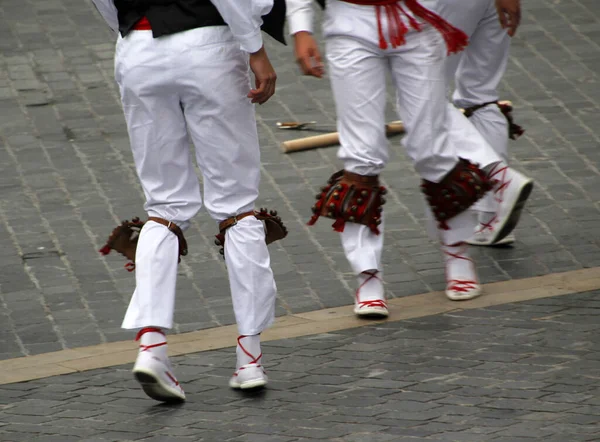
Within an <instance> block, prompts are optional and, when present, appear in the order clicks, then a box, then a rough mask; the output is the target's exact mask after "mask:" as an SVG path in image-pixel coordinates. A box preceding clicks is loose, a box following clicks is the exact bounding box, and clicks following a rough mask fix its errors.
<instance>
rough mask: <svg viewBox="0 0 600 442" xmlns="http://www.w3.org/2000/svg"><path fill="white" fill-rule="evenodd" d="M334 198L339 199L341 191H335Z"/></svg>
mask: <svg viewBox="0 0 600 442" xmlns="http://www.w3.org/2000/svg"><path fill="white" fill-rule="evenodd" d="M333 199H334V200H339V199H340V193H339V192H334V193H333Z"/></svg>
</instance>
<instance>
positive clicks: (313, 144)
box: [281, 100, 512, 153]
mask: <svg viewBox="0 0 600 442" xmlns="http://www.w3.org/2000/svg"><path fill="white" fill-rule="evenodd" d="M499 103H500V104H505V105H508V106H511V107H512V102H511V101H508V100H503V101H500V102H499ZM461 112H464V109H461ZM311 123H312V122H311ZM385 128H386V132H387V135H394V134H401V133H404V123H402V121H391V122H390V123H388V124H386V125H385ZM336 144H340V137H339V134H338V133H337V132H330V133H327V134H322V135H314V136H311V137H304V138H296V139H295V140H289V141H284V142H283V143H281V150H283V152H284V153H290V152H299V151H301V150H309V149H318V148H319V147H329V146H335V145H336Z"/></svg>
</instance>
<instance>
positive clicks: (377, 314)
mask: <svg viewBox="0 0 600 442" xmlns="http://www.w3.org/2000/svg"><path fill="white" fill-rule="evenodd" d="M354 313H355V314H356V315H357V316H360V317H366V318H387V317H388V316H389V314H390V313H389V312H388V311H387V309H382V308H381V307H363V308H360V309H356V308H355V309H354Z"/></svg>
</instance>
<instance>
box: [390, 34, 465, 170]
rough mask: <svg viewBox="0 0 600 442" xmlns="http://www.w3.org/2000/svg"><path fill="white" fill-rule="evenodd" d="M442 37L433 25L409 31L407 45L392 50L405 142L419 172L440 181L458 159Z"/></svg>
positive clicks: (398, 105)
mask: <svg viewBox="0 0 600 442" xmlns="http://www.w3.org/2000/svg"><path fill="white" fill-rule="evenodd" d="M445 50H446V47H445V44H444V41H443V38H442V37H441V35H440V34H439V33H438V31H437V30H435V29H434V28H433V27H431V26H424V29H423V30H422V31H421V32H409V34H408V35H407V37H406V44H404V45H403V46H400V47H399V48H397V49H395V50H392V51H389V52H391V54H390V56H389V57H390V58H389V61H390V67H391V70H392V81H393V83H394V86H395V88H396V104H397V109H398V113H399V115H400V118H401V119H402V121H403V122H404V126H405V129H406V135H405V137H404V138H403V140H402V142H403V144H404V147H405V148H406V153H407V155H408V157H409V158H410V159H411V160H412V162H413V164H414V166H415V169H416V171H417V173H418V174H419V175H420V176H421V177H422V178H424V179H426V180H429V181H433V182H439V181H440V180H441V179H442V178H443V177H444V176H446V174H447V173H448V172H449V171H450V170H452V169H453V168H454V166H455V165H456V162H457V160H458V158H457V155H456V153H455V152H454V146H452V145H451V144H450V143H449V133H448V127H447V122H446V118H447V115H446V113H447V100H446V82H445V78H444V72H443V65H444V60H445Z"/></svg>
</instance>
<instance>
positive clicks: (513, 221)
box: [490, 181, 533, 245]
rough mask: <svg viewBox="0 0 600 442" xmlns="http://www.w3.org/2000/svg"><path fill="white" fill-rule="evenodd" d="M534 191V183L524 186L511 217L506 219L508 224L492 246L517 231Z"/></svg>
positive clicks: (502, 228)
mask: <svg viewBox="0 0 600 442" xmlns="http://www.w3.org/2000/svg"><path fill="white" fill-rule="evenodd" d="M532 190H533V181H529V182H527V183H526V184H525V185H524V186H523V188H522V189H521V192H520V193H519V196H518V198H517V199H516V201H515V204H514V205H513V207H512V209H511V211H510V215H509V216H507V217H506V222H505V223H504V225H503V226H502V227H500V228H499V229H498V235H496V238H494V240H493V241H492V242H491V243H490V245H496V244H498V242H499V241H502V240H503V239H504V238H506V236H507V235H509V234H510V233H511V232H512V231H513V230H514V229H515V227H517V224H518V223H519V219H520V218H521V213H522V212H523V208H524V207H525V202H526V201H527V199H528V198H529V195H531V191H532Z"/></svg>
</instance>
